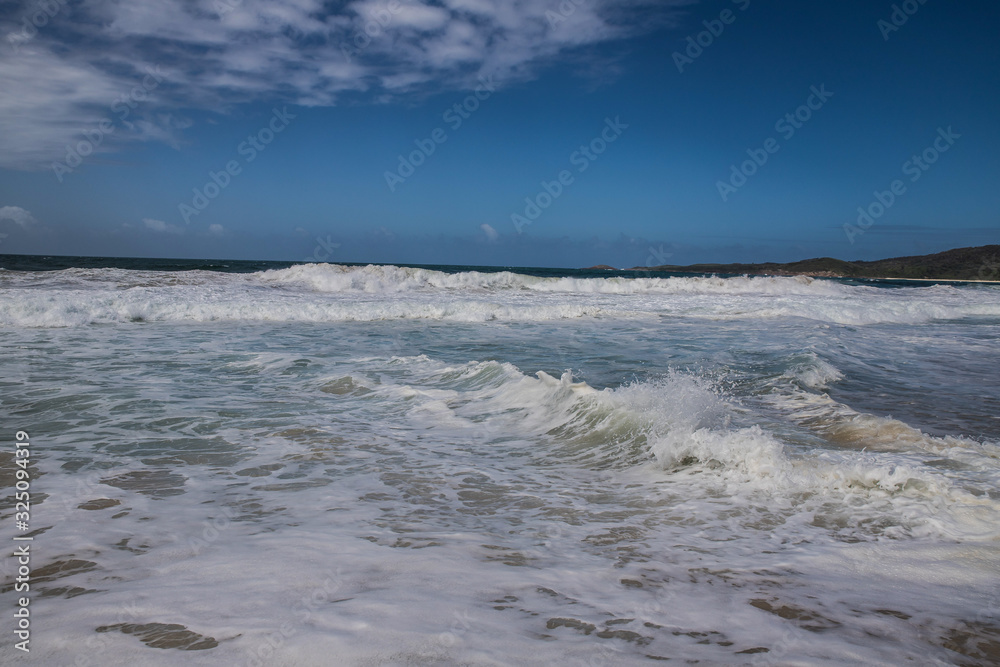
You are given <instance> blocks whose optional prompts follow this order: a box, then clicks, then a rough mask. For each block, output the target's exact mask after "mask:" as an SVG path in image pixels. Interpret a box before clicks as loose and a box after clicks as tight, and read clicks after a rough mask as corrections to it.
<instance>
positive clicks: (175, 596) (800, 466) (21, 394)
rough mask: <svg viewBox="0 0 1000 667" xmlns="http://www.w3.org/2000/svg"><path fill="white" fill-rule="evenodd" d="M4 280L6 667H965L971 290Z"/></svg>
mask: <svg viewBox="0 0 1000 667" xmlns="http://www.w3.org/2000/svg"><path fill="white" fill-rule="evenodd" d="M6 259H7V261H6V262H0V266H5V267H8V268H6V269H4V270H0V349H2V352H0V421H2V427H3V438H4V441H5V442H6V443H7V444H6V445H5V446H4V447H3V449H2V451H0V464H2V470H3V475H4V477H5V479H7V484H6V486H7V487H8V489H11V490H12V489H13V484H14V471H15V470H16V465H15V461H14V434H15V433H16V432H17V431H24V432H25V433H27V434H30V438H31V456H32V460H31V467H30V470H31V475H32V479H31V493H32V505H31V526H30V531H31V532H30V533H25V532H18V531H17V530H16V529H15V522H14V509H15V508H14V503H13V497H12V496H13V493H12V491H11V495H10V496H9V497H8V498H7V501H5V503H4V505H3V507H2V508H0V539H4V540H5V541H6V543H7V544H8V548H9V549H10V550H11V551H12V550H13V548H14V546H15V545H17V544H22V543H21V542H13V541H12V540H11V537H12V536H14V535H20V536H25V535H30V536H32V537H33V539H32V541H31V542H30V544H31V553H32V561H31V568H32V579H31V586H30V593H28V595H29V596H30V597H31V602H30V609H31V644H30V647H31V656H30V659H31V660H32V662H33V663H35V664H45V665H140V664H141V665H177V664H205V665H210V664H211V665H216V664H226V665H241V664H244V665H373V666H374V665H555V664H560V665H563V664H565V665H595V666H596V665H630V664H641V663H643V662H651V663H652V662H654V661H661V660H665V659H669V660H670V661H671V662H673V663H676V664H693V663H695V662H698V663H700V664H710V665H714V664H720V665H825V664H829V665H834V664H846V663H850V664H870V665H899V664H914V665H916V664H939V665H947V664H963V665H969V664H971V665H976V664H982V665H987V664H998V663H997V661H998V660H1000V446H998V443H1000V419H998V415H1000V374H998V373H997V368H998V362H1000V289H998V288H997V287H995V286H987V285H958V286H953V285H926V286H925V285H919V286H902V287H901V286H898V285H893V286H891V287H886V286H880V285H875V284H860V283H857V282H851V281H836V280H817V279H811V278H804V277H800V278H766V277H728V278H725V277H696V276H670V275H660V274H637V273H631V274H629V273H616V272H609V273H605V274H602V273H600V272H575V271H563V272H560V271H553V270H537V271H487V270H478V271H477V270H469V269H462V268H447V267H437V268H406V267H395V266H337V265H326V264H311V265H288V264H283V265H237V264H231V265H227V264H225V263H198V262H187V263H180V264H178V265H171V266H164V265H163V263H160V264H157V263H155V262H149V263H146V264H144V263H143V262H141V261H138V260H130V261H129V262H130V263H129V262H124V261H118V262H104V263H101V262H95V261H83V260H80V261H77V262H72V261H70V262H66V261H63V262H62V264H60V265H59V266H62V267H63V268H61V269H60V270H55V271H34V270H21V269H24V268H25V262H26V260H24V259H23V258H22V259H21V260H17V261H15V260H13V259H11V258H6ZM18 262H20V264H18ZM55 262H56V260H48V261H46V260H42V259H37V260H36V261H35V262H34V264H32V265H31V266H30V267H28V268H33V269H37V268H44V267H46V266H53V265H54V263H55ZM10 267H14V268H13V269H12V268H10ZM181 269H183V270H181ZM8 478H9V479H8ZM17 567H18V566H17V562H16V559H15V558H12V557H11V555H10V554H9V553H5V554H3V558H2V560H0V575H2V576H3V582H4V585H3V587H2V589H0V590H2V593H0V599H3V604H2V606H3V608H5V609H7V610H8V612H5V613H4V614H3V618H6V619H7V620H6V621H4V622H3V623H0V652H2V654H3V656H4V657H3V661H4V662H6V661H8V660H13V659H14V657H15V656H16V654H17V653H19V652H18V651H17V650H16V649H15V648H14V644H15V642H16V641H17V638H16V637H15V636H14V634H13V628H14V619H13V615H12V614H13V610H14V609H15V605H16V600H17V598H18V597H21V596H23V595H24V593H17V592H15V591H14V590H12V589H13V587H14V584H13V582H14V580H15V576H16V574H17Z"/></svg>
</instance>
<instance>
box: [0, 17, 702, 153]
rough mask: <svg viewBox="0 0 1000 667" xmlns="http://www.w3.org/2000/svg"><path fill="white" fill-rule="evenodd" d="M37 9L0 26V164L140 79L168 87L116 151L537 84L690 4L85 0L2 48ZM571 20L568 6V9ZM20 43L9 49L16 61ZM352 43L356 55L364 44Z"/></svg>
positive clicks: (91, 117) (105, 108)
mask: <svg viewBox="0 0 1000 667" xmlns="http://www.w3.org/2000/svg"><path fill="white" fill-rule="evenodd" d="M35 1H36V0H20V1H19V2H18V3H8V4H13V5H14V8H13V11H10V12H7V11H6V10H5V15H6V17H7V18H0V36H6V37H7V39H6V41H7V42H9V44H3V43H0V48H7V49H8V50H10V52H9V53H7V54H4V57H3V60H2V64H0V90H3V91H4V94H3V96H0V167H8V168H18V169H40V168H47V167H49V166H50V165H51V163H52V162H53V161H55V160H61V159H64V158H65V154H66V152H67V148H66V147H67V146H69V145H72V144H73V143H74V142H76V141H79V140H80V139H81V138H82V137H81V132H82V131H83V130H86V129H87V128H89V127H92V126H93V125H95V124H96V123H99V122H100V120H101V119H102V118H109V119H111V120H114V119H115V113H116V111H115V110H113V109H112V106H113V105H114V104H115V102H116V100H117V99H119V98H120V97H121V96H122V95H123V94H128V92H129V91H130V90H132V89H133V88H134V87H135V86H137V85H139V84H140V82H141V81H142V79H143V77H144V76H145V73H146V72H147V71H148V69H149V68H151V67H158V68H159V70H158V71H162V72H163V74H164V82H163V84H162V85H160V86H159V87H158V88H157V89H156V91H155V97H154V99H151V100H150V101H149V102H145V103H144V104H143V105H140V107H139V108H134V109H132V108H130V112H131V117H130V118H129V122H130V126H129V127H128V128H127V131H126V130H125V129H121V130H120V131H119V132H117V133H116V134H115V135H114V136H112V137H109V140H108V141H107V142H106V143H102V144H101V145H100V146H97V147H95V152H100V151H105V150H109V149H113V148H114V147H115V146H117V145H120V143H121V142H122V141H131V140H144V139H145V140H157V141H167V142H169V141H171V140H172V138H173V137H176V136H177V133H178V132H179V131H180V130H181V129H183V126H184V125H185V124H186V121H183V120H182V118H183V116H184V112H185V111H190V110H196V109H197V110H210V111H216V112H221V113H225V112H226V111H228V110H229V109H231V108H232V106H233V105H236V104H240V103H244V102H250V101H255V100H262V99H266V100H271V99H273V100H278V101H282V102H284V103H288V104H300V105H305V106H329V105H335V104H337V103H338V102H340V101H342V100H343V98H344V97H345V96H349V95H363V96H366V98H367V99H370V100H372V101H383V102H384V101H390V100H394V99H398V98H399V97H400V96H405V95H413V94H423V93H428V92H436V91H440V90H446V89H460V88H467V87H469V86H474V85H475V81H476V78H477V77H478V76H480V75H482V74H494V75H496V77H497V79H499V80H502V81H504V82H507V83H508V84H509V83H510V82H515V81H520V80H525V79H529V78H532V77H534V76H536V75H537V73H538V71H539V69H540V68H541V67H543V66H545V65H546V64H550V63H552V62H553V61H554V60H556V59H558V58H559V57H573V58H575V59H578V58H579V50H580V47H586V46H592V45H596V44H600V43H604V42H608V41H610V40H616V39H621V38H625V37H628V36H631V35H634V34H636V33H638V32H641V31H645V30H649V29H652V28H653V27H656V26H661V25H664V24H665V23H666V22H668V21H670V20H671V17H672V15H673V14H672V12H673V11H674V10H675V9H676V8H677V7H679V6H682V5H687V4H691V3H692V2H694V1H695V0H565V1H564V2H561V3H560V2H556V1H554V0H553V1H552V2H544V1H542V2H538V1H537V0H436V1H433V2H432V1H431V0H407V1H402V0H357V1H355V2H350V3H348V4H346V6H343V7H342V8H340V9H339V10H336V11H334V12H331V11H330V9H329V5H330V3H326V2H323V0H242V2H239V1H236V0H228V1H227V0H159V1H158V2H155V3H154V2H148V3H147V2H121V1H120V0H92V1H91V2H86V3H82V4H75V3H74V4H73V5H66V6H65V7H64V8H63V9H62V10H61V11H60V12H59V13H57V14H56V16H54V17H53V18H52V19H51V22H50V23H49V24H48V25H47V27H46V28H45V29H44V30H39V31H38V32H37V34H34V35H33V36H32V38H31V39H30V40H23V39H20V38H16V39H13V40H12V39H11V37H10V36H11V35H15V36H16V35H17V34H18V31H19V30H20V29H21V23H20V22H19V19H20V18H21V17H23V16H24V15H27V14H28V13H30V11H31V10H32V7H34V6H35V5H34V3H35ZM567 8H568V9H567ZM14 42H17V44H18V46H17V48H16V50H15V49H11V45H12V44H13V43H14ZM361 45H363V46H364V48H359V46H361Z"/></svg>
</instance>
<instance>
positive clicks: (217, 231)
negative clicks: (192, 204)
mask: <svg viewBox="0 0 1000 667" xmlns="http://www.w3.org/2000/svg"><path fill="white" fill-rule="evenodd" d="M208 233H209V234H212V235H214V236H222V235H223V234H225V233H226V230H225V228H224V227H223V226H222V225H218V224H216V225H209V226H208Z"/></svg>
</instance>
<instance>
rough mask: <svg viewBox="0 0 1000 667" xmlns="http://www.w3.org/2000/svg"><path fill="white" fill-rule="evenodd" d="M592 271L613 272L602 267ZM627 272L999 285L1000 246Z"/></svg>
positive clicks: (666, 266)
mask: <svg viewBox="0 0 1000 667" xmlns="http://www.w3.org/2000/svg"><path fill="white" fill-rule="evenodd" d="M590 268H591V269H594V270H597V269H612V268H613V267H610V266H607V265H604V264H601V265H598V266H592V267H590ZM625 270H627V271H669V272H673V273H710V274H731V275H752V276H812V277H816V278H876V279H878V278H881V279H890V280H961V281H983V282H997V281H1000V245H985V246H979V247H976V248H956V249H954V250H946V251H944V252H939V253H935V254H933V255H918V256H913V257H895V258H892V259H879V260H875V261H871V262H862V261H856V262H846V261H844V260H840V259H834V258H832V257H818V258H815V259H804V260H801V261H798V262H790V263H788V264H778V263H774V262H766V263H763V264H690V265H687V266H676V265H672V264H664V265H662V266H652V267H647V266H636V267H632V268H631V269H625Z"/></svg>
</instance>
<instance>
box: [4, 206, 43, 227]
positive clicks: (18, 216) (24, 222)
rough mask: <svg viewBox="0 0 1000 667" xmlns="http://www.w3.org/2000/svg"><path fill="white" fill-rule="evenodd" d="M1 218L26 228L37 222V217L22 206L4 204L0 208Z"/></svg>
mask: <svg viewBox="0 0 1000 667" xmlns="http://www.w3.org/2000/svg"><path fill="white" fill-rule="evenodd" d="M0 220H10V221H12V222H14V223H16V224H18V225H21V227H23V228H24V229H27V228H28V226H29V225H33V224H35V217H34V216H33V215H31V213H30V212H29V211H26V210H25V209H23V208H21V207H20V206H4V207H3V208H0Z"/></svg>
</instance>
